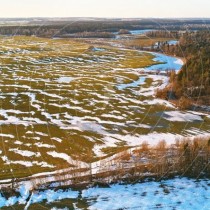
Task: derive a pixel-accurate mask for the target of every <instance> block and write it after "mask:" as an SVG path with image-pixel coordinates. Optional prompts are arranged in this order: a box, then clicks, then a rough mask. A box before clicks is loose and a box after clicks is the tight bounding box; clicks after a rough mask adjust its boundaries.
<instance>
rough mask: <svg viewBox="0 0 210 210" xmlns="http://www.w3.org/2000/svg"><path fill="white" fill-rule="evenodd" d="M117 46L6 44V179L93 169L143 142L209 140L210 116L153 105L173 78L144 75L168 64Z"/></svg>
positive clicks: (0, 113) (1, 84)
mask: <svg viewBox="0 0 210 210" xmlns="http://www.w3.org/2000/svg"><path fill="white" fill-rule="evenodd" d="M101 41H102V42H103V40H101ZM115 42H116V43H117V42H118V41H117V40H112V42H111V45H104V46H103V47H102V46H101V45H96V44H95V43H94V42H93V44H94V47H93V46H91V44H89V43H87V42H83V41H82V40H67V39H44V38H36V37H21V36H17V37H2V38H1V39H0V56H1V58H0V71H1V76H0V77H1V80H0V105H1V110H0V125H1V126H0V129H1V131H0V137H1V141H0V167H1V170H0V179H9V178H14V177H15V178H19V177H25V176H28V175H33V174H35V173H39V172H48V171H54V170H57V169H63V168H67V167H70V166H75V160H80V161H83V162H92V161H94V160H98V159H99V158H101V157H105V156H107V155H112V154H114V153H116V152H117V151H122V150H124V149H127V148H129V147H133V146H134V147H135V146H138V145H140V144H141V143H142V142H144V141H148V143H149V144H157V143H158V142H159V141H160V140H166V142H167V143H171V142H174V140H175V139H176V138H179V137H182V136H194V135H204V134H206V133H209V131H210V117H209V115H208V114H204V113H197V112H190V111H189V112H180V111H178V110H177V109H176V108H175V107H174V106H173V105H172V104H170V103H169V102H167V101H164V100H159V99H155V98H154V93H155V89H156V88H160V87H163V86H165V85H166V84H167V82H168V78H167V77H166V76H162V75H152V74H147V73H146V72H145V73H142V69H147V68H148V70H150V71H152V70H151V69H150V66H153V65H155V64H159V65H162V64H163V65H166V64H167V61H168V60H167V59H168V58H167V59H166V60H161V59H160V60H158V59H155V57H156V56H157V55H154V54H150V53H147V52H140V51H137V50H131V49H125V48H120V47H117V46H114V44H113V43H115ZM159 57H161V56H159ZM174 62H178V60H177V59H175V60H173V62H172V63H170V65H169V66H168V68H173V65H175V63H174ZM176 65H177V63H176ZM178 65H180V67H181V64H178ZM153 68H155V66H153ZM164 68H165V69H166V68H167V65H166V67H164Z"/></svg>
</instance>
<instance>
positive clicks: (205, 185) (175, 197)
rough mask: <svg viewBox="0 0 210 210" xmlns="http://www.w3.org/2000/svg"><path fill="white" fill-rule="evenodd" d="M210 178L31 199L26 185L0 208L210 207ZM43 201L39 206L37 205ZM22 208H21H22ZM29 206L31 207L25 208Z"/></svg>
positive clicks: (60, 192) (46, 194)
mask: <svg viewBox="0 0 210 210" xmlns="http://www.w3.org/2000/svg"><path fill="white" fill-rule="evenodd" d="M209 185H210V180H197V181H196V180H193V179H187V178H175V179H172V180H167V181H161V182H145V183H138V184H129V185H123V184H122V185H120V184H116V185H112V186H110V187H108V188H99V187H94V188H89V189H86V190H82V191H80V192H78V191H72V190H58V191H53V190H45V191H42V192H36V191H35V192H33V194H32V196H31V197H30V199H28V197H29V193H28V191H27V189H26V188H20V196H19V197H11V198H9V199H7V200H6V199H5V198H4V197H3V196H1V197H0V207H3V206H10V205H14V204H16V205H15V206H14V207H15V209H16V207H18V206H20V207H22V209H23V207H30V208H29V209H36V208H39V209H42V206H43V208H47V209H51V210H58V209H63V210H64V209H65V210H70V209H78V210H79V209H90V210H108V209H112V210H119V209H129V210H131V209H141V210H148V209H164V210H172V209H176V210H183V209H186V210H209V209H210V187H209ZM37 203H39V205H37ZM32 207H33V208H32ZM20 209H21V208H20ZM25 209H27V208H25Z"/></svg>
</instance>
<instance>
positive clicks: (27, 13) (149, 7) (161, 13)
mask: <svg viewBox="0 0 210 210" xmlns="http://www.w3.org/2000/svg"><path fill="white" fill-rule="evenodd" d="M0 17H125V18H131V17H201V18H202V17H210V0H0Z"/></svg>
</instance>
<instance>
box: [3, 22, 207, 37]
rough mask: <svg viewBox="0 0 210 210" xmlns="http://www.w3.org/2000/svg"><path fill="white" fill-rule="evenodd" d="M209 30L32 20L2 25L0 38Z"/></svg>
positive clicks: (186, 25) (190, 25)
mask: <svg viewBox="0 0 210 210" xmlns="http://www.w3.org/2000/svg"><path fill="white" fill-rule="evenodd" d="M208 27H210V20H209V19H206V20H202V19H197V20H193V19H139V20H138V19H134V20H132V19H131V20H126V19H125V20H124V19H119V20H118V19H117V20H115V19H113V20H111V19H105V20H101V19H99V20H97V19H96V20H78V21H77V20H74V21H70V20H68V21H67V20H65V21H63V20H62V19H61V20H60V21H52V20H43V21H34V20H30V21H29V23H28V24H19V23H17V25H11V24H8V25H7V24H3V25H0V35H26V36H32V35H35V36H41V37H59V36H67V34H74V33H82V32H117V31H119V30H120V29H127V30H141V29H156V30H203V29H206V28H208ZM110 37H111V36H108V38H110Z"/></svg>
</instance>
